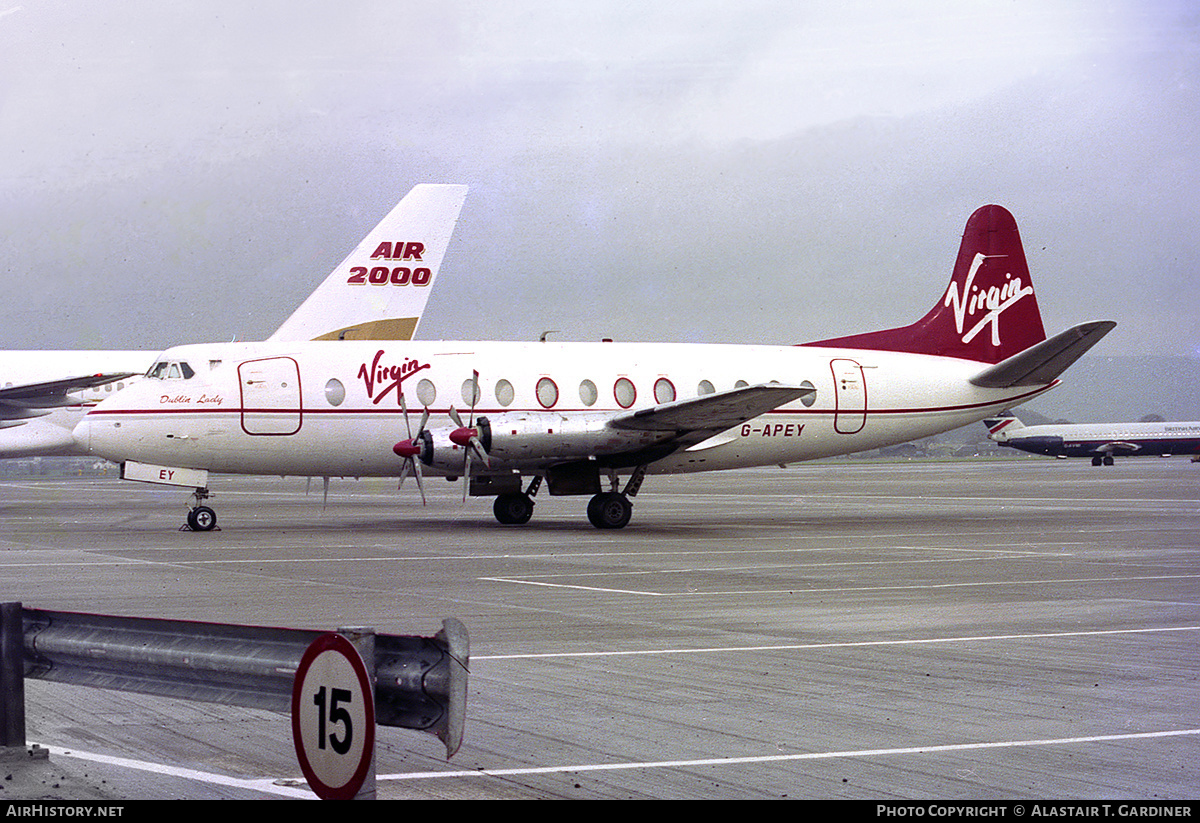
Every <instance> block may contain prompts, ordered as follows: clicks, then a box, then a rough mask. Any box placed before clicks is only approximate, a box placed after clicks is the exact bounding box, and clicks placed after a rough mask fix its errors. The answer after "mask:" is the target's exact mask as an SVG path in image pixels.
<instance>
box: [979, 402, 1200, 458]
mask: <svg viewBox="0 0 1200 823" xmlns="http://www.w3.org/2000/svg"><path fill="white" fill-rule="evenodd" d="M983 424H984V425H985V426H987V428H988V437H990V438H991V439H992V440H995V441H996V442H997V443H999V444H1000V445H1001V446H1009V447H1011V448H1014V449H1020V450H1021V451H1025V452H1030V453H1032V454H1045V455H1048V456H1050V457H1090V458H1091V459H1092V465H1093V466H1111V465H1112V464H1113V462H1114V460H1113V458H1114V457H1116V456H1117V455H1120V456H1121V457H1170V456H1171V455H1174V454H1190V455H1192V462H1193V463H1200V422H1191V423H1080V424H1061V425H1045V426H1026V425H1025V424H1024V423H1022V422H1021V421H1020V420H1018V419H1017V418H1016V417H1015V416H1014V415H1011V414H1005V415H1001V416H1000V417H990V418H988V419H986V420H984V421H983Z"/></svg>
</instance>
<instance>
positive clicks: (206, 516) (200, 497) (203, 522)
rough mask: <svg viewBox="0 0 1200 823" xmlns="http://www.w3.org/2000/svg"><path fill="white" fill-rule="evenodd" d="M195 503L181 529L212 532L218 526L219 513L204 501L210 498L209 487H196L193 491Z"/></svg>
mask: <svg viewBox="0 0 1200 823" xmlns="http://www.w3.org/2000/svg"><path fill="white" fill-rule="evenodd" d="M192 497H193V498H194V499H195V501H196V502H195V504H194V505H193V506H192V508H190V509H189V510H188V513H187V523H185V524H184V525H183V527H182V528H180V531H194V532H210V531H212V530H213V529H215V528H216V527H217V513H216V512H215V511H213V510H212V509H211V508H209V507H208V506H205V505H204V501H205V500H207V499H208V489H196V491H194V492H192Z"/></svg>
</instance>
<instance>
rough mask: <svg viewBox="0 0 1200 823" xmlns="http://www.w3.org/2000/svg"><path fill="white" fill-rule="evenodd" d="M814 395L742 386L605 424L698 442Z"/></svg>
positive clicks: (787, 388)
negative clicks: (672, 433)
mask: <svg viewBox="0 0 1200 823" xmlns="http://www.w3.org/2000/svg"><path fill="white" fill-rule="evenodd" d="M815 392H816V389H813V388H807V387H805V388H801V387H800V386H784V385H781V384H779V383H766V384H762V385H758V386H744V387H742V388H738V389H730V390H728V391H723V392H716V393H714V394H706V395H704V396H702V397H696V398H692V399H690V400H676V401H674V402H671V403H662V404H660V405H658V406H654V407H652V408H649V409H640V410H638V411H635V412H629V413H628V414H622V415H619V416H617V417H614V418H613V419H612V420H610V421H608V425H609V426H611V427H612V428H614V429H632V430H635V431H657V432H675V433H676V434H677V435H679V437H680V439H682V440H684V441H686V442H699V441H701V440H703V439H705V438H707V437H710V436H712V435H713V434H716V433H717V432H721V431H725V430H726V429H731V428H733V427H734V426H738V425H741V424H742V423H745V422H746V421H747V420H752V419H754V418H755V417H758V416H759V415H762V414H766V413H767V412H769V411H772V410H773V409H777V408H779V407H780V406H783V405H785V404H787V403H790V402H792V401H793V400H798V399H800V398H801V397H804V396H805V395H809V394H813V393H815Z"/></svg>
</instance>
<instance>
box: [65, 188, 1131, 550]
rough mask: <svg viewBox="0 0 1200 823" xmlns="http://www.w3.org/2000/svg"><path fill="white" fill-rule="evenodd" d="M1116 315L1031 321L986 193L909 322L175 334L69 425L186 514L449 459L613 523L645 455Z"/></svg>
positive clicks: (1022, 378) (936, 394) (820, 443)
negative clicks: (712, 333)
mask: <svg viewBox="0 0 1200 823" xmlns="http://www.w3.org/2000/svg"><path fill="white" fill-rule="evenodd" d="M396 252H397V249H396V247H395V246H394V245H390V244H389V245H388V246H387V247H386V248H385V247H384V246H383V245H381V246H380V247H379V248H378V249H376V252H375V253H376V254H377V255H380V262H379V263H378V265H372V266H371V267H369V271H368V273H367V274H366V275H365V277H359V278H358V279H357V280H354V279H352V280H351V281H348V282H353V283H355V285H354V286H353V287H354V288H356V289H360V290H361V291H360V294H361V295H362V297H363V298H364V299H369V298H371V297H373V296H374V295H375V294H376V293H377V292H385V291H386V290H388V289H390V288H393V287H395V286H394V283H393V275H392V274H391V272H394V271H395V269H392V268H390V266H392V265H394V261H391V259H392V258H394V257H395V255H396ZM385 258H386V259H387V260H388V261H389V262H386V263H385V262H383V261H384V259H385ZM360 274H361V273H360ZM352 278H353V276H352ZM1115 325H1116V324H1115V323H1113V322H1111V321H1096V322H1091V323H1084V324H1082V325H1078V326H1075V327H1073V328H1070V329H1067V330H1066V331H1064V332H1061V333H1059V334H1057V335H1055V336H1053V337H1050V338H1047V337H1046V335H1045V331H1044V329H1043V326H1042V318H1041V313H1040V312H1039V310H1038V303H1037V297H1036V295H1035V292H1034V287H1033V282H1032V280H1031V279H1030V276H1029V270H1028V266H1027V264H1026V260H1025V253H1024V250H1023V248H1022V245H1021V239H1020V235H1019V234H1018V231H1017V225H1016V222H1015V221H1014V220H1013V217H1012V215H1011V214H1009V212H1008V211H1007V210H1005V209H1004V208H1002V207H1000V206H994V205H993V206H984V207H982V208H980V209H978V210H977V211H976V212H975V213H974V214H973V215H972V216H971V218H970V219H969V220H968V221H967V226H966V229H965V231H964V233H963V238H962V245H961V247H960V250H959V253H958V260H957V262H956V264H955V266H954V270H953V274H952V277H951V279H950V283H949V285H948V286H947V287H945V288H944V290H942V291H940V292H939V294H938V296H937V298H936V299H935V301H934V305H933V307H932V308H931V309H930V310H929V312H928V313H927V314H926V315H925V316H924V317H923V318H922V319H920V320H918V321H917V322H916V323H913V324H911V325H908V326H904V327H900V328H894V329H887V330H884V331H876V332H869V333H866V334H856V335H851V336H848V337H839V338H836V339H830V340H821V341H817V342H811V343H804V344H801V345H778V346H763V345H717V344H673V343H612V342H599V343H571V342H561V343H559V342H538V343H533V342H530V343H520V342H497V341H420V342H418V341H403V342H399V341H398V342H393V343H379V342H365V341H349V340H347V341H344V342H330V341H317V342H297V341H294V340H268V341H266V342H263V343H219V344H209V345H192V346H179V347H176V348H173V349H169V350H167V351H166V352H164V353H163V354H162V355H161V356H160V358H159V366H156V367H155V368H154V370H152V372H151V377H153V378H154V379H150V380H144V381H142V382H140V383H139V384H137V385H135V386H132V387H130V388H128V389H126V390H125V391H123V392H121V393H120V394H118V395H116V396H114V397H113V398H112V399H110V400H107V401H105V402H103V403H101V404H100V405H99V406H97V407H96V408H94V409H93V410H92V411H91V412H90V413H89V414H88V415H87V416H86V417H85V418H84V419H83V421H82V422H81V423H80V424H79V425H78V426H77V427H76V429H75V436H76V438H77V439H78V440H79V442H80V444H81V445H83V446H84V447H85V448H87V449H89V450H90V451H91V452H92V453H94V454H97V455H100V456H103V457H106V458H109V459H110V460H114V461H117V462H121V463H122V465H123V474H122V476H123V477H125V478H126V479H133V480H141V481H146V482H154V483H164V484H169V485H177V486H182V487H192V488H193V489H194V498H195V503H194V505H193V507H192V510H191V513H190V514H189V515H188V521H187V523H188V525H189V526H190V527H191V528H192V529H193V530H197V531H207V530H210V529H212V528H214V527H215V525H216V514H215V512H214V511H213V510H212V509H211V508H210V507H209V506H206V505H202V503H203V501H204V500H205V499H206V498H207V497H208V496H209V491H208V473H209V472H231V473H241V474H264V475H265V474H272V475H294V476H309V477H313V476H316V477H321V476H323V477H330V476H350V477H369V476H383V477H389V476H390V477H397V476H398V477H400V478H401V479H403V478H404V477H405V476H407V475H410V474H412V475H415V476H416V479H417V481H418V489H419V490H420V491H421V495H422V497H424V486H423V481H422V477H423V475H424V474H432V475H440V476H444V477H448V478H451V479H454V480H457V479H458V478H463V496H464V499H465V497H466V496H467V494H472V495H476V496H488V497H493V498H495V500H494V504H493V513H494V514H495V517H496V519H497V520H498V521H500V522H501V523H505V524H523V523H526V522H528V521H529V519H530V517H531V515H532V513H533V507H534V497H535V495H536V494H537V492H538V490H539V489H540V488H541V487H542V485H543V484H544V485H545V486H546V487H547V488H548V491H549V493H550V495H552V496H553V495H585V496H589V497H590V502H589V504H588V506H587V515H588V519H589V520H590V521H591V523H592V525H594V526H596V527H597V528H602V529H619V528H622V527H624V526H625V525H626V524H627V523H628V522H629V519H630V516H631V513H632V502H631V500H632V498H633V497H634V496H635V495H636V494H637V493H638V491H639V489H640V488H641V486H642V483H643V481H644V480H646V479H647V478H648V477H650V476H653V475H657V474H670V473H679V472H699V471H713V470H719V469H733V468H740V467H747V466H763V465H774V464H786V463H793V462H797V461H801V460H812V459H815V458H820V457H829V456H831V455H839V454H847V453H850V452H858V451H863V450H866V449H875V448H879V447H881V446H887V445H892V444H896V443H903V442H906V441H909V440H913V439H916V438H920V437H926V436H928V435H932V434H936V433H938V432H943V431H948V430H950V429H954V428H957V427H959V426H963V425H966V424H969V423H973V422H977V421H979V420H983V419H984V418H987V417H992V416H994V415H996V414H997V413H999V412H1000V411H1001V410H1002V409H1007V408H1009V407H1011V406H1014V405H1017V404H1020V403H1024V402H1025V401H1027V400H1030V399H1032V398H1034V397H1038V396H1039V395H1041V394H1043V393H1044V392H1047V391H1049V390H1050V389H1052V388H1054V387H1055V386H1056V385H1058V383H1059V379H1058V378H1059V375H1060V374H1061V373H1062V372H1063V371H1064V370H1065V369H1066V368H1067V367H1068V366H1070V365H1071V364H1072V363H1074V362H1075V361H1076V360H1077V359H1078V358H1079V357H1080V356H1081V355H1082V354H1083V353H1084V352H1085V351H1087V350H1088V349H1089V348H1091V346H1093V345H1094V344H1095V343H1096V342H1097V341H1099V340H1100V338H1101V337H1103V336H1104V335H1105V334H1107V333H1108V332H1109V331H1110V330H1111V329H1112V328H1113V327H1114V326H1115ZM185 367H186V368H185ZM185 374H186V376H183V375H185ZM418 409H419V411H417V410H418Z"/></svg>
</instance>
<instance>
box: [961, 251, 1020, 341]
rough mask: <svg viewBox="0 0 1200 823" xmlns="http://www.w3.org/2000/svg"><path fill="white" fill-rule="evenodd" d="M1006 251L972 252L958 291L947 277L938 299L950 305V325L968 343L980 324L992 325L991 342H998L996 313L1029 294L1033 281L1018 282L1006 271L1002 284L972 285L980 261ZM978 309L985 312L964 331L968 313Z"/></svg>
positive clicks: (1018, 279) (969, 315)
mask: <svg viewBox="0 0 1200 823" xmlns="http://www.w3.org/2000/svg"><path fill="white" fill-rule="evenodd" d="M1007 256H1008V255H1003V254H997V255H984V254H978V253H977V254H976V255H975V259H973V260H972V261H971V268H970V270H969V271H968V272H967V277H966V280H965V281H964V282H963V285H962V291H959V290H958V289H957V288H956V284H955V283H954V281H953V280H952V281H950V287H949V288H948V289H946V297H945V299H944V300H943V301H942V305H943V306H950V307H951V309H952V310H953V312H954V325H955V326H956V327H957V329H958V333H959V334H960V335H962V338H961V339H962V342H963V343H970V342H971V341H972V340H974V339H975V336H976V335H978V334H979V333H980V332H981V331H983V328H984V326H988V325H990V326H991V327H992V345H993V346H999V345H1000V315H1001V314H1003V313H1004V311H1005V310H1006V309H1009V308H1012V306H1013V305H1015V304H1016V302H1017V301H1018V300H1020V299H1021V298H1022V297H1027V296H1029V295H1032V294H1033V285H1032V284H1031V285H1028V286H1026V285H1025V284H1024V283H1022V282H1021V278H1020V277H1013V276H1012V274H1011V273H1009V274H1006V275H1005V278H1006V279H1007V280H1006V282H1005V283H1004V284H1003V285H1000V286H988V287H987V288H980V287H978V286H976V285H975V284H974V283H975V275H976V274H977V273H978V272H979V268H980V267H981V266H982V265H983V264H984V262H985V261H986V260H988V259H989V257H1007ZM979 312H985V314H984V315H983V316H982V317H980V318H979V321H978V322H976V323H975V325H974V326H972V327H971V328H970V330H969V331H967V332H966V333H965V334H964V333H963V327H964V326H965V325H966V321H967V318H968V317H973V316H974V315H976V314H978V313H979Z"/></svg>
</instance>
